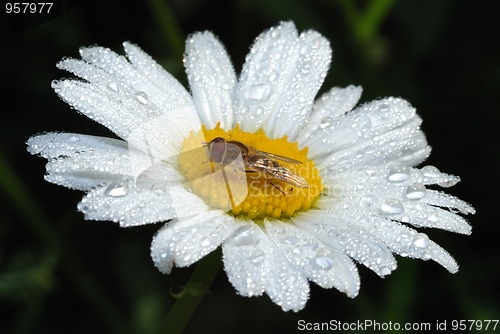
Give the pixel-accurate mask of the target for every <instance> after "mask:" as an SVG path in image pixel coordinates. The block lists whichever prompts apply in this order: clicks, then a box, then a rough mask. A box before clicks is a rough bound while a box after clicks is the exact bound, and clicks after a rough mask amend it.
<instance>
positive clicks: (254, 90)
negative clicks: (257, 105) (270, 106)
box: [243, 85, 272, 100]
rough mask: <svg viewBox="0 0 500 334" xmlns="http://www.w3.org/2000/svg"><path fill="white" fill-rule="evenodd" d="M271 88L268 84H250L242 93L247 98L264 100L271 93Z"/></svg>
mask: <svg viewBox="0 0 500 334" xmlns="http://www.w3.org/2000/svg"><path fill="white" fill-rule="evenodd" d="M271 90H272V89H271V86H269V85H252V86H250V87H248V88H247V89H246V90H245V91H244V92H243V94H244V97H245V98H246V99H248V100H265V99H267V98H268V97H269V95H270V94H271Z"/></svg>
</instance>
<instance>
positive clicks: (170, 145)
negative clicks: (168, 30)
mask: <svg viewBox="0 0 500 334" xmlns="http://www.w3.org/2000/svg"><path fill="white" fill-rule="evenodd" d="M124 48H125V52H126V55H127V56H126V57H124V56H120V55H117V54H116V53H114V52H112V51H111V50H109V49H106V48H102V47H89V48H82V49H81V50H80V55H81V57H82V59H81V60H78V59H70V58H67V59H63V60H62V61H61V62H60V63H58V67H59V68H61V69H64V70H67V71H69V72H72V73H73V74H74V75H76V76H78V77H80V78H82V79H83V80H74V79H65V80H60V81H55V82H53V84H52V86H53V88H54V89H55V91H56V92H57V93H58V94H59V96H60V97H61V98H62V99H63V100H64V101H66V102H67V103H68V104H70V105H71V106H72V107H73V108H75V109H77V110H78V111H79V112H81V113H82V114H84V115H86V116H88V117H90V118H91V119H93V120H95V121H97V122H99V123H101V124H103V125H104V126H106V127H108V128H109V129H110V130H111V131H113V132H114V133H115V134H116V135H117V136H118V137H120V138H121V139H110V138H102V137H95V136H89V135H82V134H72V133H46V134H42V135H37V136H34V137H32V138H30V139H29V140H28V143H27V144H28V150H29V152H30V153H32V154H38V155H40V156H42V157H44V158H46V159H48V163H47V173H46V175H45V178H46V180H47V181H50V182H53V183H56V184H59V185H63V186H65V187H68V188H72V189H78V190H82V191H85V192H86V195H85V196H84V198H83V199H82V201H81V202H80V203H79V205H78V209H79V210H80V211H82V212H83V213H84V215H85V218H86V219H91V220H112V221H115V222H118V223H119V224H120V225H121V226H124V227H128V226H135V225H141V224H148V223H156V222H166V224H165V225H164V226H163V227H162V228H161V229H160V231H159V232H158V233H157V235H156V236H155V237H154V239H153V242H152V246H151V255H152V258H153V261H154V263H155V265H156V266H157V267H158V269H159V270H160V271H162V272H163V273H169V272H170V271H171V270H172V267H173V266H174V265H176V266H178V267H185V266H189V265H191V264H193V263H195V262H196V261H198V260H199V259H201V258H202V257H204V256H205V255H207V254H208V253H210V252H212V251H213V250H215V249H216V248H217V247H219V246H222V250H223V262H224V269H225V271H226V273H227V275H228V278H229V281H230V282H231V283H232V284H233V286H234V288H235V289H236V290H237V292H238V293H239V294H241V295H243V296H259V295H262V294H263V293H264V292H265V293H267V294H268V295H269V297H270V298H271V299H272V300H273V302H275V303H276V304H278V305H280V306H281V307H282V308H283V310H285V311H287V310H294V311H298V310H300V309H302V308H303V307H304V305H305V304H306V302H307V300H308V298H309V281H312V282H314V283H316V284H318V285H319V286H321V287H323V288H332V287H335V288H337V289H338V290H340V291H342V292H345V293H346V294H347V295H348V296H349V297H354V296H356V294H357V293H358V289H359V286H360V283H359V276H358V272H357V269H356V265H355V262H359V263H361V264H363V265H365V266H366V267H368V268H370V269H371V270H373V271H374V272H375V273H376V274H378V275H379V276H381V277H383V276H385V275H388V274H390V273H391V271H393V270H394V269H395V268H396V260H395V258H394V256H393V253H394V254H399V255H401V256H405V257H412V258H420V259H424V260H428V259H432V260H434V261H436V262H438V263H439V264H441V265H442V266H443V267H445V268H446V269H448V270H449V271H450V272H452V273H454V272H456V271H457V270H458V265H457V264H456V262H455V261H454V259H453V258H452V257H451V256H450V255H449V254H448V253H447V252H446V251H445V250H444V249H442V248H441V247H440V246H438V245H437V244H436V243H434V242H433V241H431V240H429V238H428V237H427V235H426V234H424V233H422V232H417V231H416V230H415V229H414V227H417V228H425V227H434V228H440V229H444V230H447V231H452V232H457V233H462V234H470V233H471V227H470V226H469V224H468V223H467V222H466V220H465V219H463V218H462V217H461V216H459V215H458V214H457V213H462V214H468V213H474V209H473V208H472V207H471V206H470V205H468V204H467V203H465V202H463V201H461V200H460V199H458V198H455V197H452V196H450V195H447V194H445V193H443V192H440V191H438V190H432V189H429V186H433V185H437V186H441V187H449V186H452V185H454V184H456V183H457V182H458V181H459V178H458V177H456V176H452V175H448V174H444V173H441V172H440V171H439V170H438V169H437V168H435V167H433V166H425V167H423V168H420V169H419V168H416V167H414V166H416V165H418V164H420V163H421V162H422V161H423V160H425V158H426V157H427V156H428V155H429V153H430V147H429V146H428V145H427V142H426V140H425V136H424V134H423V133H422V131H421V130H420V123H421V119H420V118H419V116H418V115H417V114H416V112H415V109H414V108H413V107H412V106H411V105H410V104H409V103H408V102H407V101H405V100H403V99H400V98H393V97H390V98H384V99H380V100H376V101H372V102H369V103H366V104H363V105H361V106H358V107H355V106H356V104H357V103H358V100H359V98H360V95H361V88H360V87H356V86H349V87H346V88H338V87H334V88H333V89H331V90H330V91H328V92H327V93H325V94H323V95H322V96H321V97H319V98H318V99H317V100H315V96H316V94H317V92H318V90H319V88H320V86H321V84H322V82H323V79H324V78H325V76H326V73H327V71H328V68H329V65H330V60H331V49H330V45H329V42H328V41H327V40H326V39H325V38H324V37H323V36H321V35H320V34H319V33H317V32H315V31H305V32H303V33H301V34H298V33H297V30H296V28H295V26H294V25H293V23H290V22H286V23H281V24H280V25H278V26H277V27H274V28H271V29H269V30H268V31H265V32H264V33H262V34H261V35H260V36H259V37H257V39H256V41H255V43H254V45H253V46H252V48H251V50H250V53H249V54H248V56H247V58H246V62H245V65H244V66H243V69H242V72H241V74H240V76H239V78H237V76H236V73H235V71H234V69H233V67H232V65H231V62H230V60H229V57H228V55H227V53H226V51H225V49H224V47H223V46H222V44H221V43H220V42H219V40H218V39H217V38H216V37H215V36H214V35H212V34H211V33H210V32H201V33H195V34H193V35H191V36H190V37H189V38H188V40H187V42H186V53H185V59H184V63H185V67H186V72H187V75H188V79H189V83H190V88H191V94H189V93H188V91H186V89H184V88H183V87H182V86H181V85H180V84H179V83H178V82H177V81H176V80H175V79H174V78H173V77H172V76H171V75H170V74H169V73H167V72H166V71H165V70H164V69H163V68H161V67H160V66H159V65H158V64H157V63H156V62H154V61H153V60H152V58H150V57H149V56H148V55H147V54H145V53H144V52H143V51H142V50H141V49H139V48H138V47H137V46H135V45H133V44H130V43H124ZM219 137H220V138H223V140H222V142H221V145H215V143H216V141H214V139H216V138H219ZM245 147H248V148H250V150H252V153H246V152H245V151H244V148H245ZM196 148H201V149H196ZM253 149H255V150H257V151H253ZM235 150H236V153H238V154H237V155H238V156H237V157H232V158H231V159H229V158H228V156H229V155H231V154H233V153H234V152H235ZM200 152H201V153H200ZM262 152H267V153H269V154H266V153H262ZM270 154H273V155H270ZM255 157H257V158H255ZM250 158H254V160H252V161H250V160H249V159H250ZM259 159H260V160H259ZM298 161H300V163H298ZM237 162H239V164H238V163H237ZM257 162H258V163H261V165H259V166H256V163H257ZM232 164H233V166H231V165H232ZM270 167H276V168H274V169H273V170H271V169H270ZM238 169H239V171H240V173H234V171H238ZM241 171H243V172H242V173H241ZM221 175H222V177H221ZM242 175H243V177H242ZM287 177H288V178H291V180H287ZM242 180H244V182H243V181H242ZM242 184H244V187H242V186H241V185H242Z"/></svg>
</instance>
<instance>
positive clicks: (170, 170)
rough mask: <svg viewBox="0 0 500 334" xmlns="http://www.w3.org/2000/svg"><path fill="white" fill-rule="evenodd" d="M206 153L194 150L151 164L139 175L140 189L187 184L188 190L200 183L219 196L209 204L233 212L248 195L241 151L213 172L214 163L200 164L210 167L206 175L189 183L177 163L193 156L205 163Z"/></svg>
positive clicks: (155, 188)
mask: <svg viewBox="0 0 500 334" xmlns="http://www.w3.org/2000/svg"><path fill="white" fill-rule="evenodd" d="M200 150H201V151H200ZM206 150H207V148H206V147H200V148H195V149H192V150H188V151H186V152H183V153H181V154H179V155H178V156H175V157H171V158H169V159H168V160H167V161H159V162H157V163H154V164H152V165H151V166H150V167H148V168H146V169H145V170H144V171H143V172H142V173H140V174H139V176H138V177H137V179H136V184H137V186H138V187H140V188H143V189H147V190H167V189H168V188H170V187H172V186H175V185H182V184H185V186H186V187H192V186H193V183H195V182H200V183H201V185H202V186H204V187H210V188H211V191H212V193H215V194H216V196H217V198H215V199H214V198H210V200H211V201H215V202H216V203H217V204H216V205H217V207H218V208H219V209H222V210H227V211H229V210H231V209H232V208H234V207H235V206H237V205H239V204H241V203H243V201H244V200H245V199H246V197H247V195H248V184H247V178H246V172H245V163H244V161H243V157H242V154H241V151H240V150H239V149H238V155H237V156H236V157H232V158H233V160H232V161H231V162H229V163H226V164H224V165H221V164H219V166H218V167H219V168H216V169H213V170H212V168H210V164H211V162H210V161H209V160H208V158H207V159H206V160H205V161H202V162H201V163H206V164H208V165H207V173H206V174H203V175H200V176H199V178H197V179H194V180H189V181H188V180H186V179H185V178H184V177H183V176H182V175H181V174H180V172H179V170H178V169H177V164H178V159H183V158H189V156H188V155H193V154H194V155H196V156H197V157H203V159H204V158H205V157H206V154H205V151H206ZM232 153H234V152H232Z"/></svg>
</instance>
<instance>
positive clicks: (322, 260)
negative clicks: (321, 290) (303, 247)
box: [314, 256, 333, 270]
mask: <svg viewBox="0 0 500 334" xmlns="http://www.w3.org/2000/svg"><path fill="white" fill-rule="evenodd" d="M314 265H315V266H316V267H318V268H320V269H323V270H329V269H331V268H332V267H333V259H332V258H330V257H328V256H316V257H315V258H314Z"/></svg>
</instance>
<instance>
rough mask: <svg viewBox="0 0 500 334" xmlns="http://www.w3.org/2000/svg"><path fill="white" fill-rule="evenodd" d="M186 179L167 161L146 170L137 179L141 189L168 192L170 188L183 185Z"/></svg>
mask: <svg viewBox="0 0 500 334" xmlns="http://www.w3.org/2000/svg"><path fill="white" fill-rule="evenodd" d="M183 182H184V178H183V177H182V176H181V175H180V174H179V172H178V171H177V170H176V169H175V168H174V166H173V165H172V164H171V163H168V162H166V161H160V162H157V163H155V164H153V165H151V167H149V168H147V169H146V170H144V171H143V172H142V173H141V174H139V176H138V177H137V179H136V184H137V186H138V187H139V188H142V189H147V190H167V189H168V188H169V187H172V186H175V185H179V184H182V183H183Z"/></svg>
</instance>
